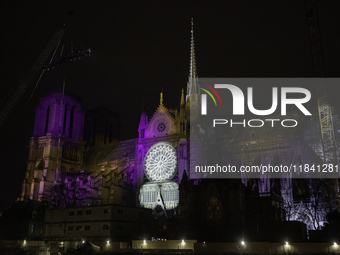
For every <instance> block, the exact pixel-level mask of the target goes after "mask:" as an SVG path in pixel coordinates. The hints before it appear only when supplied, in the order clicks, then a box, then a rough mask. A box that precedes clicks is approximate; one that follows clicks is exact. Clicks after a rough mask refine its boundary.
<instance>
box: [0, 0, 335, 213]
mask: <svg viewBox="0 0 340 255" xmlns="http://www.w3.org/2000/svg"><path fill="white" fill-rule="evenodd" d="M317 7H318V15H319V25H320V31H321V41H322V45H323V49H324V61H325V69H326V74H327V76H328V77H339V76H340V71H339V66H340V65H339V61H340V49H339V48H340V15H339V10H340V1H338V0H327V1H318V5H317ZM68 11H73V12H74V14H73V15H71V16H70V15H68V14H67V13H68ZM192 17H193V18H194V31H195V32H194V34H195V49H196V60H197V69H198V76H199V77H312V75H313V74H312V63H311V54H310V47H309V38H308V28H307V18H306V11H305V6H304V1H302V0H301V1H296V0H290V1H276V0H262V1H254V0H247V1H243V0H242V1H240V0H235V1H231V0H230V1H199V0H198V1H100V2H99V1H7V2H6V3H3V5H2V8H1V10H0V19H1V22H0V26H1V32H2V33H1V41H0V44H1V47H0V49H1V51H0V58H1V72H0V74H1V77H0V83H1V84H0V107H1V109H2V108H3V107H4V105H5V103H6V101H7V99H8V97H9V95H10V94H11V93H12V91H13V89H14V88H15V86H16V85H17V84H18V82H19V81H20V79H22V78H23V77H24V75H25V74H26V72H28V70H29V69H30V68H31V67H32V65H33V64H34V62H35V61H36V59H37V58H38V56H39V55H40V53H41V52H42V50H43V49H44V48H45V46H46V45H47V43H48V42H49V40H50V39H51V38H52V36H53V34H54V33H55V32H56V31H57V30H58V29H60V28H61V27H62V26H63V24H66V25H65V35H64V40H63V45H64V55H65V54H68V53H71V42H72V45H73V50H74V51H78V50H85V49H88V48H91V50H92V52H93V54H92V56H91V57H88V58H84V59H82V60H81V61H78V62H71V63H66V64H63V65H62V66H60V67H58V68H56V69H54V70H52V71H48V72H45V74H44V76H43V78H42V80H41V81H40V83H39V85H38V87H37V89H36V91H35V92H34V94H33V96H32V99H31V100H29V97H30V95H31V93H32V91H33V88H34V86H35V82H36V80H37V78H38V76H37V77H36V78H35V80H34V82H33V83H32V84H30V85H29V88H28V90H27V91H26V93H25V95H24V97H23V98H22V99H21V100H20V103H19V104H18V105H17V106H16V108H15V110H14V111H13V112H12V113H11V115H10V116H9V117H8V118H7V120H6V123H5V124H4V126H2V127H1V128H0V141H1V146H0V201H1V200H3V199H5V198H6V199H7V200H8V201H14V200H15V199H16V198H17V197H19V196H20V191H21V183H22V181H23V178H24V174H25V171H26V160H27V156H28V149H27V146H28V139H29V137H30V136H31V135H32V134H33V123H34V115H35V111H34V107H35V106H36V104H37V101H38V98H39V97H40V96H41V95H43V94H44V93H46V92H49V91H53V90H57V89H61V88H62V84H63V81H64V79H65V82H66V91H67V92H70V93H74V94H77V95H78V96H80V97H81V98H82V100H83V102H84V106H85V109H90V108H92V107H97V106H104V107H107V108H109V109H111V110H113V111H115V112H117V113H119V114H120V115H121V117H122V120H123V132H122V138H123V139H126V138H134V137H137V135H138V133H137V130H138V123H139V120H140V113H141V110H142V105H143V102H144V105H145V107H144V109H145V111H146V113H147V114H148V115H149V117H151V116H152V114H153V112H154V111H155V110H156V108H157V106H158V104H159V93H160V92H161V91H163V93H164V105H165V106H166V107H168V108H179V103H180V95H181V89H182V88H184V89H186V83H187V79H188V73H189V57H190V56H189V54H190V19H191V18H192ZM56 56H57V57H58V58H59V56H60V51H58V52H57V55H56ZM39 74H40V73H39ZM338 92H340V88H339V91H332V93H331V94H330V101H331V102H332V103H333V104H336V100H337V97H338ZM336 110H337V108H336ZM0 208H1V204H0Z"/></svg>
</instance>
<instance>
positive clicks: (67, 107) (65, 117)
mask: <svg viewBox="0 0 340 255" xmlns="http://www.w3.org/2000/svg"><path fill="white" fill-rule="evenodd" d="M69 110H70V105H69V104H68V103H67V104H66V105H65V111H64V125H63V134H65V133H66V123H67V113H68V111H69Z"/></svg>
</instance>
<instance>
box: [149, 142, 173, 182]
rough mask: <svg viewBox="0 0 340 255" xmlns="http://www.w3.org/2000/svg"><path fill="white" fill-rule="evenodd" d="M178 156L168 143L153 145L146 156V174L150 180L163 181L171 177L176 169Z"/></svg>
mask: <svg viewBox="0 0 340 255" xmlns="http://www.w3.org/2000/svg"><path fill="white" fill-rule="evenodd" d="M176 166H177V156H176V151H175V149H174V147H172V146H171V145H170V144H168V143H163V142H161V143H157V144H155V145H153V146H152V147H151V148H150V150H149V151H148V153H147V154H146V156H145V161H144V169H145V175H146V177H147V178H148V179H149V180H150V181H155V182H161V181H165V180H169V179H171V178H172V177H173V176H174V174H175V170H176Z"/></svg>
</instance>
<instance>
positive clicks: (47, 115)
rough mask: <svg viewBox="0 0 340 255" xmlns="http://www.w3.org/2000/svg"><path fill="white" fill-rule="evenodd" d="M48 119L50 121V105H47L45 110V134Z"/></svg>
mask: <svg viewBox="0 0 340 255" xmlns="http://www.w3.org/2000/svg"><path fill="white" fill-rule="evenodd" d="M49 121H50V107H49V106H48V107H47V112H46V122H45V135H46V134H47V132H48V124H49Z"/></svg>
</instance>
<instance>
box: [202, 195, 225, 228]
mask: <svg viewBox="0 0 340 255" xmlns="http://www.w3.org/2000/svg"><path fill="white" fill-rule="evenodd" d="M206 206H207V221H208V222H209V223H211V224H216V223H218V222H220V221H221V220H222V210H221V202H220V201H219V200H218V198H217V197H211V198H210V199H209V200H208V202H207V205H206Z"/></svg>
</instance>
